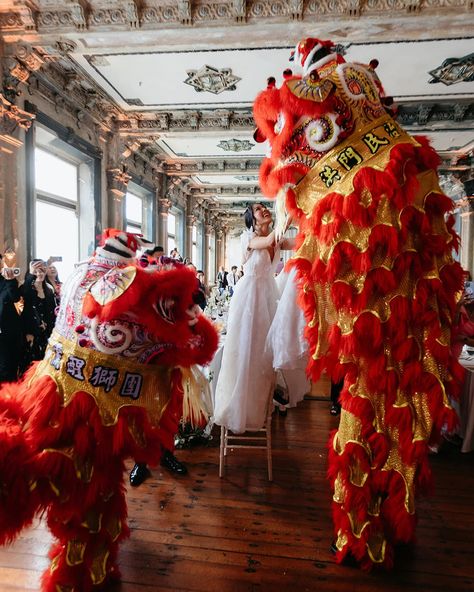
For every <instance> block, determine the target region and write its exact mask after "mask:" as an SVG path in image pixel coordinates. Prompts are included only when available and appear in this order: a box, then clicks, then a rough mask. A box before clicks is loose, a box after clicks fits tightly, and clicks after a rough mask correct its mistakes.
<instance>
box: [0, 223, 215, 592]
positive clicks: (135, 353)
mask: <svg viewBox="0 0 474 592" xmlns="http://www.w3.org/2000/svg"><path fill="white" fill-rule="evenodd" d="M105 236H106V237H107V238H106V240H105V244H104V245H103V246H102V247H99V248H98V249H97V250H96V253H95V255H94V256H93V257H92V258H91V259H90V260H89V261H87V262H86V263H83V264H79V265H78V266H77V268H76V270H75V272H74V274H73V276H72V277H71V278H70V279H69V280H68V281H67V282H66V284H65V285H64V286H63V293H62V300H61V306H60V310H59V314H58V318H57V322H56V326H55V329H54V331H53V334H52V336H51V338H50V341H49V346H48V349H47V351H46V355H45V358H44V360H43V361H42V362H39V363H36V364H35V365H34V366H33V367H32V368H31V369H30V370H29V371H28V373H27V374H26V376H25V377H24V379H23V380H22V381H21V382H20V383H17V384H14V383H12V384H9V385H5V386H4V387H3V388H1V389H0V542H1V543H5V542H9V541H11V540H13V539H14V538H15V536H16V535H17V534H18V533H19V532H20V531H21V529H22V528H23V527H24V526H26V525H28V524H30V523H31V521H32V519H33V517H34V516H35V514H37V513H38V512H45V514H46V518H47V524H48V527H49V529H50V530H51V532H52V534H53V535H54V536H55V537H56V539H57V542H56V543H55V544H54V545H53V547H52V548H51V551H50V557H51V566H50V568H49V569H48V570H47V571H46V572H45V573H44V575H43V581H42V589H43V590H45V591H47V592H88V591H90V590H98V589H100V588H102V587H105V586H106V585H107V584H108V583H109V581H110V580H112V579H117V578H118V577H119V572H118V569H117V566H116V558H117V551H118V545H119V542H120V541H121V540H122V539H123V538H125V537H126V536H128V534H129V529H128V526H127V523H126V518H127V506H126V501H125V496H124V490H125V487H124V482H123V472H124V469H125V466H124V459H126V458H129V457H131V458H133V459H135V460H136V461H137V462H143V463H150V464H152V465H153V464H157V463H158V461H159V459H160V456H161V450H162V446H163V447H164V448H167V449H173V441H174V435H175V433H176V432H177V428H178V423H179V421H180V418H181V414H182V410H183V397H184V402H185V403H186V405H185V406H187V404H188V403H189V401H187V400H186V395H190V394H191V393H190V392H191V391H192V390H193V388H194V387H196V386H197V384H196V378H195V377H194V373H193V371H192V367H193V366H194V365H196V364H199V365H201V364H206V363H208V362H209V361H210V360H211V358H212V355H213V354H214V352H215V350H216V348H217V333H216V331H215V329H214V327H213V326H212V325H211V323H210V322H209V321H208V320H207V319H206V318H205V317H204V316H200V315H198V314H197V311H196V307H195V306H194V304H193V293H195V291H196V289H197V281H196V278H195V275H194V273H193V272H192V271H191V270H189V269H186V268H185V267H184V266H180V267H176V268H170V269H167V270H162V271H148V270H144V269H142V268H140V267H139V266H137V265H136V260H135V258H134V255H135V251H136V249H137V247H138V246H139V241H140V239H139V238H138V237H136V236H135V235H132V234H129V233H125V232H119V231H115V230H108V231H106V233H105ZM184 391H186V393H185V392H184ZM198 395H199V394H198Z"/></svg>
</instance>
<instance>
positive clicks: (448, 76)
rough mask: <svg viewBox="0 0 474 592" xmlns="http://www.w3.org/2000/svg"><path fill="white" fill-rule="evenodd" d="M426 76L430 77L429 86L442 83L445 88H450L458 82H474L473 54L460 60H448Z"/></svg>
mask: <svg viewBox="0 0 474 592" xmlns="http://www.w3.org/2000/svg"><path fill="white" fill-rule="evenodd" d="M428 74H429V75H430V76H432V80H430V81H429V82H430V84H437V83H439V82H442V83H443V84H445V85H446V86H451V85H452V84H458V83H459V82H472V81H473V80H474V53H471V54H469V55H466V56H464V57H462V58H448V59H446V60H444V62H443V63H442V64H441V65H440V66H438V67H437V68H435V69H434V70H431V71H430V72H428Z"/></svg>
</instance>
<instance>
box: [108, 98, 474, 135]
mask: <svg viewBox="0 0 474 592" xmlns="http://www.w3.org/2000/svg"><path fill="white" fill-rule="evenodd" d="M398 120H399V121H400V123H401V124H402V125H404V126H405V127H407V129H408V130H410V128H411V127H412V126H419V125H426V124H427V123H442V122H443V123H448V124H449V123H455V124H459V123H463V122H466V123H469V125H472V123H473V122H474V102H470V101H466V100H461V101H459V102H453V101H452V100H451V101H449V102H429V101H426V102H416V103H399V104H398ZM116 125H117V128H118V130H119V131H120V132H121V133H127V134H133V133H137V134H140V133H142V134H143V133H144V132H145V133H153V132H167V131H183V132H188V131H198V130H201V131H202V130H208V131H209V130H216V131H218V130H219V131H220V130H226V131H231V130H234V129H235V130H246V131H251V130H253V129H254V128H255V122H254V120H253V115H252V109H251V107H249V108H248V109H239V110H236V111H231V110H229V111H225V112H221V111H188V110H180V111H178V110H176V111H166V112H165V111H159V112H157V113H156V114H155V116H154V117H153V118H151V117H150V116H149V114H146V115H145V114H139V113H133V114H132V115H130V116H128V117H126V116H125V115H122V116H121V118H120V119H119V120H118V121H117V122H116Z"/></svg>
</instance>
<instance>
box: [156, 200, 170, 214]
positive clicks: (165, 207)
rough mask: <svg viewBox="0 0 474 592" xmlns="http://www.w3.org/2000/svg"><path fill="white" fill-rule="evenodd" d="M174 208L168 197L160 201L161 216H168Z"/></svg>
mask: <svg viewBox="0 0 474 592" xmlns="http://www.w3.org/2000/svg"><path fill="white" fill-rule="evenodd" d="M171 206H172V202H171V200H170V199H168V198H167V197H162V198H160V199H159V200H158V211H159V213H160V214H168V211H169V209H170V208H171Z"/></svg>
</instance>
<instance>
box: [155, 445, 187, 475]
mask: <svg viewBox="0 0 474 592" xmlns="http://www.w3.org/2000/svg"><path fill="white" fill-rule="evenodd" d="M161 465H162V466H163V467H165V468H166V469H168V471H171V472H172V473H176V474H177V475H186V473H187V472H188V469H187V468H186V465H185V464H184V463H182V462H179V460H178V459H177V458H176V457H175V456H174V454H172V453H171V452H170V451H169V450H165V451H164V452H163V456H162V457H161Z"/></svg>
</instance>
